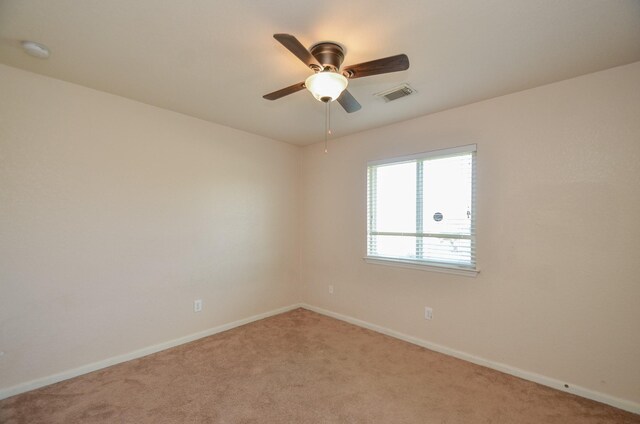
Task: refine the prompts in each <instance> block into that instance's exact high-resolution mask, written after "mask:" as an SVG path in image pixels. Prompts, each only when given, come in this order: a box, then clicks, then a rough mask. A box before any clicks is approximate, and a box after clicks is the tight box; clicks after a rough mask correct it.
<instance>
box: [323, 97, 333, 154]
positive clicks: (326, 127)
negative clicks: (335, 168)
mask: <svg viewBox="0 0 640 424" xmlns="http://www.w3.org/2000/svg"><path fill="white" fill-rule="evenodd" d="M326 105H327V106H326V109H325V118H324V152H325V153H327V152H328V149H327V139H328V138H329V136H330V135H331V101H328V102H327V103H326Z"/></svg>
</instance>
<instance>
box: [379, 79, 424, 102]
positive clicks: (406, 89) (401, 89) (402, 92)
mask: <svg viewBox="0 0 640 424" xmlns="http://www.w3.org/2000/svg"><path fill="white" fill-rule="evenodd" d="M414 93H416V90H415V89H414V88H413V87H411V86H410V85H409V84H406V83H405V84H402V85H400V86H398V87H394V88H392V89H391V90H387V91H382V92H380V93H376V94H374V96H376V97H381V98H382V99H383V100H384V101H385V102H386V103H389V102H392V101H394V100H398V99H401V98H403V97H407V96H410V95H411V94H414Z"/></svg>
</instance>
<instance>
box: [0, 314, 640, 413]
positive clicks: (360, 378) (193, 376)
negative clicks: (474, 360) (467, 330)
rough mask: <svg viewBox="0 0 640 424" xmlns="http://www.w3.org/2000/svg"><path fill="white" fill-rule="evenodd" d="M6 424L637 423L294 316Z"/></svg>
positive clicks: (139, 367) (24, 408)
mask: <svg viewBox="0 0 640 424" xmlns="http://www.w3.org/2000/svg"><path fill="white" fill-rule="evenodd" d="M0 422H2V423H4V424H13V423H29V424H35V423H84V424H88V423H234V424H235V423H385V424H387V423H421V424H425V423H447V424H454V423H465V424H471V423H535V424H541V423H562V424H571V423H580V424H590V423H599V424H603V423H616V424H621V423H640V415H634V414H630V413H627V412H624V411H621V410H618V409H615V408H612V407H609V406H606V405H603V404H599V403H597V402H593V401H590V400H587V399H583V398H579V397H577V396H573V395H569V394H566V393H563V392H560V391H556V390H553V389H550V388H547V387H543V386H540V385H537V384H535V383H531V382H528V381H525V380H521V379H518V378H515V377H512V376H509V375H506V374H502V373H500V372H497V371H493V370H490V369H487V368H483V367H480V366H477V365H473V364H470V363H467V362H464V361H461V360H458V359H454V358H451V357H448V356H445V355H442V354H439V353H436V352H432V351H429V350H427V349H423V348H421V347H418V346H414V345H411V344H409V343H405V342H403V341H400V340H396V339H393V338H391V337H387V336H384V335H381V334H378V333H374V332H372V331H369V330H365V329H362V328H359V327H356V326H353V325H350V324H347V323H344V322H341V321H337V320H335V319H332V318H328V317H325V316H322V315H318V314H316V313H313V312H310V311H307V310H303V309H297V310H295V311H291V312H288V313H285V314H282V315H278V316H275V317H272V318H268V319H265V320H262V321H258V322H255V323H252V324H248V325H245V326H243V327H239V328H236V329H234V330H230V331H227V332H224V333H220V334H217V335H214V336H211V337H207V338H204V339H201V340H198V341H195V342H192V343H189V344H186V345H182V346H179V347H176V348H173V349H169V350H166V351H163V352H159V353H156V354H154V355H150V356H147V357H144V358H141V359H136V360H133V361H130V362H126V363H123V364H120V365H116V366H113V367H110V368H106V369H104V370H101V371H96V372H93V373H90V374H86V375H83V376H80V377H77V378H74V379H71V380H67V381H64V382H61V383H57V384H54V385H51V386H48V387H44V388H42V389H38V390H34V391H32V392H29V393H24V394H22V395H18V396H14V397H11V398H8V399H5V400H3V401H0Z"/></svg>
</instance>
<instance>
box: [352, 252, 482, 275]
mask: <svg viewBox="0 0 640 424" xmlns="http://www.w3.org/2000/svg"><path fill="white" fill-rule="evenodd" d="M362 259H364V261H365V262H367V263H370V264H375V265H386V266H395V267H399V268H410V269H419V270H422V271H433V272H442V273H445V274H455V275H464V276H466V277H475V276H477V275H478V273H479V272H480V271H478V270H476V269H466V268H459V267H456V266H447V265H433V264H426V263H421V262H418V261H412V260H403V259H390V258H382V257H377V256H365V257H364V258H362Z"/></svg>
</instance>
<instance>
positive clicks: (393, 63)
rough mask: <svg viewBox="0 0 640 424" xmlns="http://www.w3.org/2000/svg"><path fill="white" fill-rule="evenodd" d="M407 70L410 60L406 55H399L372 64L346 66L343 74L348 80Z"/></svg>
mask: <svg viewBox="0 0 640 424" xmlns="http://www.w3.org/2000/svg"><path fill="white" fill-rule="evenodd" d="M407 69H409V58H408V57H407V55H406V54H399V55H396V56H390V57H385V58H384V59H377V60H372V61H371V62H364V63H358V64H357V65H350V66H346V67H345V68H344V69H343V70H342V72H343V73H344V74H345V76H347V77H348V78H362V77H369V76H371V75H379V74H386V73H389V72H398V71H405V70H407Z"/></svg>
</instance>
